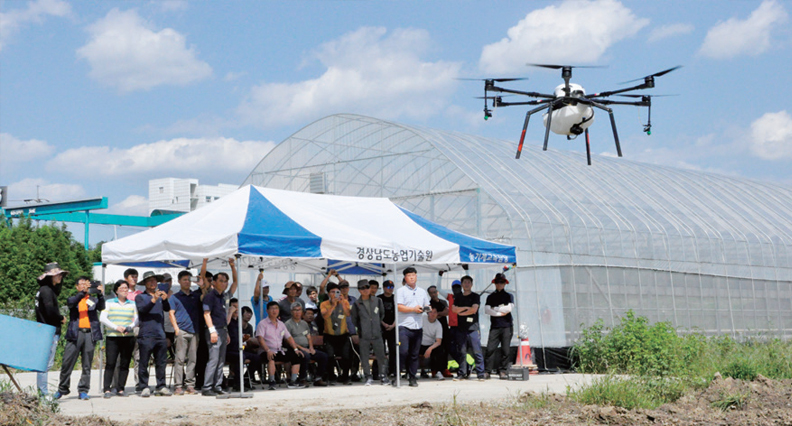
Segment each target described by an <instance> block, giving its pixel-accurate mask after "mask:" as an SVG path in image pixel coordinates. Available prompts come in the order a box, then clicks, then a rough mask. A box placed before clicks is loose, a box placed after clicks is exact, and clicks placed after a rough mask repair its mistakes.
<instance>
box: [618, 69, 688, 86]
mask: <svg viewBox="0 0 792 426" xmlns="http://www.w3.org/2000/svg"><path fill="white" fill-rule="evenodd" d="M679 68H682V65H677V66H675V67H672V68H669V69H667V70H663V71H660V72H656V73H654V74H650V75H647V76H646V77H641V78H636V79H634V80H629V81H623V82H621V83H619V84H627V83H632V82H634V81H640V80H654V78H655V77H660V76H661V75H666V74H668V73H670V72H671V71H674V70H677V69H679Z"/></svg>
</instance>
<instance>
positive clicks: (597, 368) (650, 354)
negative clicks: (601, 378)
mask: <svg viewBox="0 0 792 426" xmlns="http://www.w3.org/2000/svg"><path fill="white" fill-rule="evenodd" d="M704 342H705V340H704V337H703V336H701V335H699V334H694V335H689V336H687V337H684V338H682V337H679V336H678V335H677V333H676V330H674V328H673V327H671V324H670V323H668V322H658V323H655V324H653V325H649V321H648V320H647V319H646V317H641V316H636V315H635V313H634V312H633V311H632V310H630V311H627V313H626V314H625V316H624V317H622V318H621V322H620V323H619V324H618V325H616V326H615V327H613V328H612V329H611V330H607V329H606V328H605V327H604V325H603V323H602V320H598V321H597V322H596V323H594V325H592V326H591V327H588V328H584V329H583V331H582V332H581V338H580V339H579V341H578V343H576V344H575V346H574V347H573V349H572V352H573V359H574V360H575V365H576V367H577V369H578V370H579V371H581V372H584V373H606V372H613V373H625V374H636V375H640V376H644V375H648V376H668V375H674V374H679V373H680V372H681V371H683V370H684V369H685V366H686V365H688V364H689V363H691V362H692V359H693V358H696V357H698V356H700V354H701V353H703V351H704V345H705V343H704Z"/></svg>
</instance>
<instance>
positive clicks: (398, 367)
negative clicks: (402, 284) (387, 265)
mask: <svg viewBox="0 0 792 426" xmlns="http://www.w3.org/2000/svg"><path fill="white" fill-rule="evenodd" d="M396 276H397V274H396V264H395V263H394V264H393V288H396ZM393 304H394V305H395V306H394V307H395V308H396V309H395V311H396V312H395V316H394V322H395V324H396V354H394V356H395V357H396V387H397V388H400V387H401V356H400V354H401V349H400V348H401V342H399V303H398V301H397V300H396V292H395V291H394V292H393Z"/></svg>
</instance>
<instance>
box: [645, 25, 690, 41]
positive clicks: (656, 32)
mask: <svg viewBox="0 0 792 426" xmlns="http://www.w3.org/2000/svg"><path fill="white" fill-rule="evenodd" d="M694 29H696V28H695V27H694V26H693V25H691V24H671V25H663V26H661V27H657V28H655V29H653V30H652V32H651V33H649V42H650V43H653V42H656V41H660V40H664V39H667V38H671V37H676V36H679V35H684V34H690V33H692V32H693V30H694Z"/></svg>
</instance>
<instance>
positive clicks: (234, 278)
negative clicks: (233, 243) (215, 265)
mask: <svg viewBox="0 0 792 426" xmlns="http://www.w3.org/2000/svg"><path fill="white" fill-rule="evenodd" d="M228 265H229V266H231V280H232V281H231V287H230V290H229V294H232V295H233V294H236V289H237V286H238V285H239V277H238V276H237V269H236V264H235V262H234V259H233V258H231V259H228Z"/></svg>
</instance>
